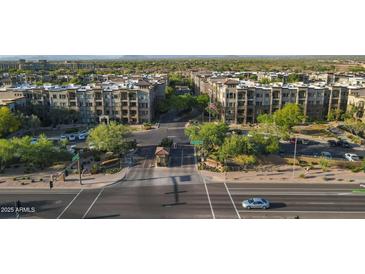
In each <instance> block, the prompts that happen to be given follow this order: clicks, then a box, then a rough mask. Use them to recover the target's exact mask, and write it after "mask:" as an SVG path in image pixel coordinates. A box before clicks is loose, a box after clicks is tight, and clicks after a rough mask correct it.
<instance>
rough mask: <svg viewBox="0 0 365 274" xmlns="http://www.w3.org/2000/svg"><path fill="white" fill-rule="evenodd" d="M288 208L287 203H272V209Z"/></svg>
mask: <svg viewBox="0 0 365 274" xmlns="http://www.w3.org/2000/svg"><path fill="white" fill-rule="evenodd" d="M283 207H286V204H285V203H270V209H277V208H283Z"/></svg>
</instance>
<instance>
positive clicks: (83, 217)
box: [81, 188, 104, 219]
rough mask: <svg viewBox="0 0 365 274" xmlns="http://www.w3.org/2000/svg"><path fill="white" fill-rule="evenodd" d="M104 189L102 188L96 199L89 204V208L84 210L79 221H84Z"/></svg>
mask: <svg viewBox="0 0 365 274" xmlns="http://www.w3.org/2000/svg"><path fill="white" fill-rule="evenodd" d="M103 191H104V188H102V189H101V190H100V192H99V194H98V196H96V198H95V199H94V201H93V202H92V203H91V205H90V206H89V208H88V209H87V210H86V212H85V214H84V216H82V218H81V219H85V217H86V215H87V214H88V213H89V212H90V210H91V208H92V207H93V205H94V204H95V203H96V200H97V199H99V197H100V195H101V193H103Z"/></svg>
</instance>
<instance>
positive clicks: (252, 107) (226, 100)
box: [193, 73, 349, 124]
mask: <svg viewBox="0 0 365 274" xmlns="http://www.w3.org/2000/svg"><path fill="white" fill-rule="evenodd" d="M193 80H194V83H195V86H196V87H198V88H199V92H200V93H206V94H208V95H209V96H210V98H211V101H212V102H217V103H219V104H220V105H221V118H222V120H223V121H225V122H228V123H244V124H246V123H255V122H256V121H257V117H258V116H259V115H260V114H264V113H267V114H271V113H273V112H275V111H276V110H278V109H280V108H282V107H283V106H284V105H285V104H287V103H296V104H298V105H300V106H301V108H302V109H303V112H304V115H305V116H306V117H307V119H309V120H324V119H326V118H327V116H328V114H329V113H330V112H331V111H336V110H341V111H342V112H345V111H346V109H347V100H348V92H349V88H348V87H347V86H342V85H326V84H325V83H323V84H317V85H314V84H312V85H310V84H303V83H295V84H283V83H274V84H268V85H261V84H259V83H258V82H255V81H240V80H239V79H238V78H226V77H221V76H207V74H206V73H205V74H203V75H202V76H199V75H194V78H193Z"/></svg>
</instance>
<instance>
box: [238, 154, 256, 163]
mask: <svg viewBox="0 0 365 274" xmlns="http://www.w3.org/2000/svg"><path fill="white" fill-rule="evenodd" d="M234 161H235V163H237V164H239V165H254V164H256V162H257V160H256V157H255V156H254V155H238V156H237V157H235V158H234Z"/></svg>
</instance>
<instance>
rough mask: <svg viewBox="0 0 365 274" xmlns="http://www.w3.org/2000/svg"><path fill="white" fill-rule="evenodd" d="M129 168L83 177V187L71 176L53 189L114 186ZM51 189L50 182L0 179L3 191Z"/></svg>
mask: <svg viewBox="0 0 365 274" xmlns="http://www.w3.org/2000/svg"><path fill="white" fill-rule="evenodd" d="M127 172H128V168H124V169H122V170H121V171H120V172H118V173H115V174H93V175H84V176H83V177H82V183H83V184H82V185H80V183H79V177H78V175H77V174H73V175H70V176H68V177H67V178H66V181H65V182H61V181H57V182H54V184H53V189H95V188H102V187H106V186H108V185H112V184H114V183H117V182H119V181H121V180H123V179H124V177H125V175H126V174H127ZM22 183H23V184H22ZM14 188H19V189H49V181H48V180H47V181H45V182H34V183H32V182H31V181H30V180H22V181H14V180H9V179H7V178H0V190H1V189H14Z"/></svg>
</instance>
